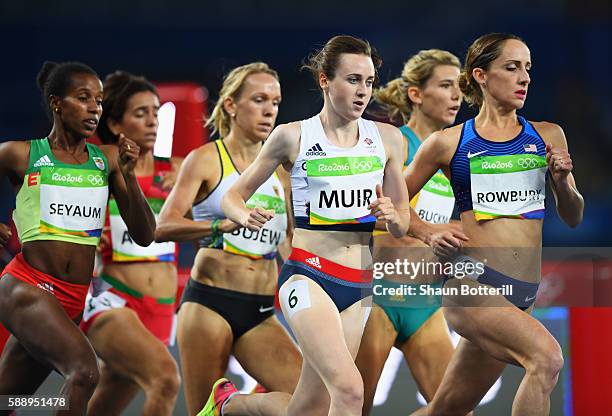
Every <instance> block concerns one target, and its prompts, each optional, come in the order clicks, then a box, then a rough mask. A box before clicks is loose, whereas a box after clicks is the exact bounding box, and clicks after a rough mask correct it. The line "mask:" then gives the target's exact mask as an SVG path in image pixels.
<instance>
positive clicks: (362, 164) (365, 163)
mask: <svg viewBox="0 0 612 416" xmlns="http://www.w3.org/2000/svg"><path fill="white" fill-rule="evenodd" d="M372 166H373V164H372V161H371V160H360V161H355V162H353V165H352V167H353V170H361V171H363V170H371V169H372Z"/></svg>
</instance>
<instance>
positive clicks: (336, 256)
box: [202, 36, 410, 415]
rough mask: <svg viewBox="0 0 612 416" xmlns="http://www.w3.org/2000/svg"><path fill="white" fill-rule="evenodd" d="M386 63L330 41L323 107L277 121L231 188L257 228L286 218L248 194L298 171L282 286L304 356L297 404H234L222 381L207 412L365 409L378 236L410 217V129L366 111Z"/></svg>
mask: <svg viewBox="0 0 612 416" xmlns="http://www.w3.org/2000/svg"><path fill="white" fill-rule="evenodd" d="M380 63H381V61H380V58H379V57H378V56H377V54H376V52H375V51H374V50H373V48H371V47H370V45H369V43H367V42H365V41H363V40H361V39H357V38H354V37H351V36H336V37H334V38H332V39H330V40H329V41H328V42H327V43H326V45H325V46H324V47H323V48H322V49H321V50H320V51H318V52H316V53H315V54H314V55H313V56H312V57H311V59H310V62H309V63H308V64H307V65H306V68H308V69H310V70H311V71H312V73H313V75H314V78H315V80H316V82H317V84H318V85H319V86H320V88H321V90H322V93H323V109H322V110H321V112H320V113H319V114H317V115H315V116H314V117H311V118H309V119H307V120H303V121H300V122H293V123H290V124H286V125H281V126H279V127H278V128H277V129H275V130H274V132H273V133H272V135H271V136H270V138H269V139H268V140H267V141H266V144H265V145H264V147H263V149H262V151H261V153H260V154H259V155H258V157H257V159H256V161H255V162H254V163H253V164H252V165H251V166H250V167H249V169H247V170H246V171H245V172H244V173H243V174H242V175H241V177H240V179H239V180H238V181H237V182H236V184H235V185H234V186H233V187H232V188H231V189H229V190H228V192H227V193H226V195H225V197H224V199H223V201H222V207H223V211H224V212H225V213H226V215H227V217H228V218H230V219H232V220H234V221H235V222H237V223H239V224H241V225H242V226H243V227H246V228H248V229H249V230H253V231H257V230H260V229H262V227H263V226H264V225H265V224H267V223H268V222H269V221H274V220H275V218H276V215H275V214H274V213H273V212H272V211H270V210H265V209H263V208H261V207H251V206H249V205H248V204H247V203H246V202H245V201H248V200H249V198H250V197H251V195H252V194H253V193H254V192H255V190H256V189H257V188H258V187H259V186H260V185H261V184H262V183H264V182H265V181H266V180H267V178H269V177H270V175H272V173H273V172H274V170H275V169H276V168H277V167H278V166H279V165H281V164H282V165H283V166H284V167H285V169H287V170H288V171H290V172H291V187H292V196H293V198H292V199H293V209H294V216H295V221H296V230H295V233H294V236H293V241H292V245H293V250H292V253H291V255H290V257H289V259H288V260H287V261H286V262H285V264H284V265H283V268H282V270H281V274H280V276H279V281H278V286H279V288H280V290H279V299H280V304H281V308H282V311H283V314H284V316H285V318H286V319H287V322H288V323H289V326H290V327H291V329H292V330H293V333H294V335H295V336H296V338H297V341H298V343H299V345H300V347H301V350H302V354H303V357H304V359H303V364H302V372H301V375H300V381H299V383H298V386H297V388H296V390H295V393H294V394H293V396H292V397H291V398H290V402H289V403H288V405H287V403H286V400H285V402H283V399H282V398H281V397H280V396H278V394H277V397H278V400H276V399H275V398H274V397H272V396H270V395H253V396H237V397H235V398H234V399H233V400H231V401H228V399H229V398H231V397H232V396H233V395H234V394H235V393H236V390H235V388H233V387H232V385H231V383H230V382H229V381H227V380H220V381H219V382H217V384H216V388H215V389H214V390H213V392H212V394H211V397H210V398H209V402H208V403H207V406H206V407H205V408H204V409H203V412H202V414H206V415H213V414H215V415H216V414H219V412H221V414H225V415H231V414H245V413H246V414H289V415H306V414H307V415H320V414H330V415H361V408H362V406H363V382H362V380H361V375H360V374H359V371H358V370H357V367H356V366H355V362H354V360H355V356H356V355H357V350H358V349H359V343H360V340H361V334H362V332H363V328H364V326H365V322H366V320H367V315H368V312H369V309H370V302H369V301H370V300H371V297H370V289H371V279H372V273H371V265H372V259H371V255H370V251H369V247H368V244H369V242H370V239H371V236H372V230H373V228H374V224H375V222H376V220H377V219H378V220H379V221H383V222H385V223H386V225H387V228H388V230H389V232H390V233H391V234H393V235H394V236H395V237H401V236H403V235H404V234H405V233H406V231H407V229H408V223H409V219H410V212H409V201H408V195H407V193H406V186H405V185H404V183H403V180H402V179H403V178H402V172H401V166H402V163H403V160H402V159H401V155H402V138H401V133H400V132H399V130H397V129H396V128H395V127H393V126H390V125H388V124H383V123H375V122H372V121H367V120H364V119H362V118H361V116H362V114H363V112H364V110H365V108H366V106H367V105H368V102H369V101H370V98H371V96H372V88H373V86H374V84H375V83H376V80H377V69H378V67H379V66H380ZM383 176H384V183H383ZM384 195H389V196H387V197H385V196H384ZM270 394H272V393H270ZM258 396H259V397H258ZM264 407H265V408H264ZM257 412H259V413H257Z"/></svg>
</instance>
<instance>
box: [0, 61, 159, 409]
mask: <svg viewBox="0 0 612 416" xmlns="http://www.w3.org/2000/svg"><path fill="white" fill-rule="evenodd" d="M37 81H38V85H39V87H40V89H41V90H42V95H43V100H44V103H45V108H46V110H47V112H48V115H49V117H50V118H51V120H52V121H53V128H52V129H51V132H50V133H49V135H48V136H47V137H45V138H42V139H35V140H28V141H19V142H6V143H4V144H2V145H1V146H0V174H2V175H6V176H8V178H9V180H10V181H11V183H12V184H13V186H14V188H15V190H16V191H17V202H16V209H15V212H14V219H15V224H16V226H17V232H18V234H19V239H20V240H21V243H22V252H21V253H19V254H17V256H15V258H14V259H13V260H12V261H11V263H9V264H8V265H7V266H6V268H5V269H4V271H3V272H2V278H1V279H0V323H2V325H4V326H5V327H6V328H7V329H8V330H9V331H10V332H11V334H12V336H11V337H10V338H9V340H8V342H7V344H6V346H5V349H4V353H3V354H2V359H1V361H0V395H6V394H13V395H14V394H24V395H29V394H32V393H34V392H35V391H36V389H37V388H38V386H39V385H40V384H41V383H42V382H43V381H44V380H45V378H46V377H47V375H48V374H49V372H50V371H51V370H56V371H58V372H59V373H60V374H61V375H62V376H63V377H64V378H65V384H64V387H63V388H62V391H61V394H62V395H65V396H66V397H67V398H68V401H69V410H68V411H66V413H64V414H74V415H82V414H84V413H85V410H86V409H87V402H88V400H89V398H90V397H91V394H92V393H93V391H94V388H95V386H96V384H97V382H98V377H99V374H98V365H97V362H96V355H95V353H94V351H93V349H92V348H91V345H90V344H89V342H88V341H87V338H86V337H85V336H84V335H83V334H82V332H81V331H80V330H79V328H78V326H77V324H78V322H79V320H80V319H81V314H82V312H83V307H84V303H85V296H86V295H87V289H88V287H89V282H90V280H91V275H92V271H93V266H94V256H95V252H96V246H97V244H98V241H99V239H100V234H101V233H102V228H103V226H104V217H105V210H106V204H107V202H108V195H109V191H110V193H111V194H112V195H113V197H114V198H115V200H116V201H117V206H118V208H119V212H120V213H121V216H122V217H123V219H124V221H125V223H126V224H127V228H128V230H129V233H130V235H131V236H132V238H133V240H134V241H135V242H136V243H138V244H139V245H142V246H147V245H149V244H150V243H151V241H153V237H154V230H155V218H154V216H153V213H152V212H151V209H150V208H149V205H148V204H147V201H146V199H145V198H144V196H143V195H142V191H141V190H140V187H139V186H138V181H137V179H136V175H135V173H134V168H135V167H136V161H137V159H138V155H139V153H140V148H139V146H138V145H137V144H136V143H135V142H133V141H132V140H130V139H128V138H127V137H126V136H125V135H123V134H122V135H120V137H119V143H118V146H102V147H100V148H98V147H96V146H94V145H92V144H90V143H87V141H86V139H87V138H88V137H91V136H92V135H93V134H94V132H95V131H96V127H97V126H98V121H99V119H100V116H101V115H102V83H101V82H100V79H99V78H98V76H97V74H96V73H95V72H94V71H93V70H92V69H91V68H89V67H88V66H86V65H84V64H81V63H77V62H67V63H59V64H58V63H54V62H45V64H44V65H43V67H42V69H41V71H40V73H39V74H38V78H37Z"/></svg>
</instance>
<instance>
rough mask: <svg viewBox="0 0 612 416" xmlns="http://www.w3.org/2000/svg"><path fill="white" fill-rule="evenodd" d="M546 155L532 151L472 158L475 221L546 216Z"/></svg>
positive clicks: (471, 178)
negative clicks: (535, 153) (532, 152)
mask: <svg viewBox="0 0 612 416" xmlns="http://www.w3.org/2000/svg"><path fill="white" fill-rule="evenodd" d="M546 169H547V164H546V158H545V157H543V156H539V155H533V154H520V155H505V156H477V157H473V158H471V159H470V180H471V187H472V206H473V210H474V216H475V218H476V220H478V221H481V220H490V219H495V218H500V217H509V218H523V219H537V218H544V199H545V197H546V195H545V185H546Z"/></svg>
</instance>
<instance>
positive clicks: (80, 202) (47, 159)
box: [13, 137, 108, 246]
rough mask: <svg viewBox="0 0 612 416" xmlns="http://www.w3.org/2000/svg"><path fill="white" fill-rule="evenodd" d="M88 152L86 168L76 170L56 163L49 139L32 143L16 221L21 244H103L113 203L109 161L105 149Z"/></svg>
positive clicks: (68, 165)
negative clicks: (109, 202)
mask: <svg viewBox="0 0 612 416" xmlns="http://www.w3.org/2000/svg"><path fill="white" fill-rule="evenodd" d="M86 146H87V153H88V154H89V158H88V159H87V162H85V163H83V164H80V165H72V164H67V163H63V162H60V161H58V160H57V159H55V157H54V156H53V152H52V151H51V147H50V146H49V140H48V139H47V138H46V137H45V138H44V139H36V140H31V141H30V160H29V163H28V168H27V170H26V174H25V176H24V178H23V185H22V186H21V188H20V189H19V192H18V193H17V199H16V208H15V212H14V218H13V219H14V221H15V225H16V227H17V234H18V235H19V239H20V241H21V243H22V244H23V243H26V242H28V241H35V240H56V241H65V242H68V243H74V244H85V245H92V246H95V245H97V244H98V241H99V240H100V235H101V234H102V227H103V226H104V216H105V212H106V203H107V201H108V161H107V160H106V156H105V155H104V153H102V151H101V150H100V148H98V147H97V146H95V145H93V144H91V143H86Z"/></svg>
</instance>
